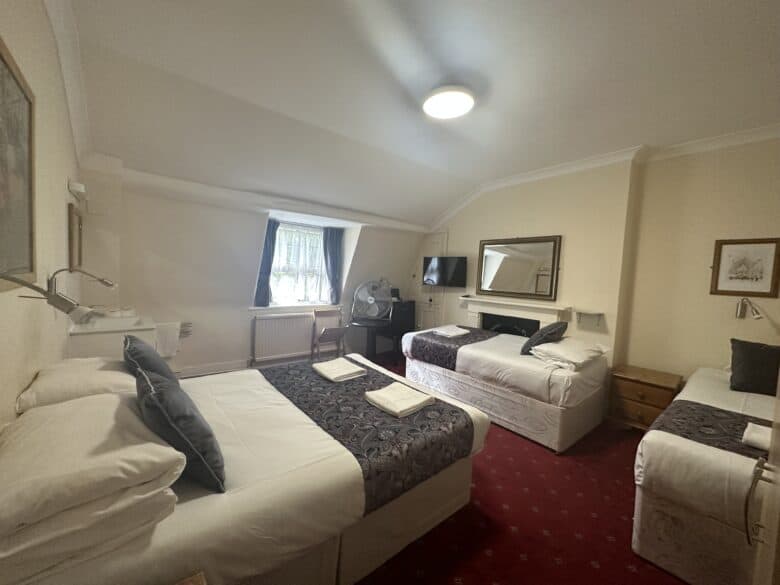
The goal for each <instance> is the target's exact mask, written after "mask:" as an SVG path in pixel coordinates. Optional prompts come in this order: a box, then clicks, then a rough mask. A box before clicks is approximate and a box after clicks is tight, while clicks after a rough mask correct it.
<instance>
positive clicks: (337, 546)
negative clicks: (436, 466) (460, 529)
mask: <svg viewBox="0 0 780 585" xmlns="http://www.w3.org/2000/svg"><path fill="white" fill-rule="evenodd" d="M471 465H472V460H471V457H468V458H466V459H461V460H460V461H457V462H455V463H453V464H452V465H450V466H449V467H448V468H447V469H445V470H444V471H441V472H439V473H438V474H436V475H434V476H433V477H431V478H430V479H428V480H426V481H424V482H423V483H421V484H420V485H418V486H416V487H414V488H412V489H411V490H409V491H408V492H406V493H405V494H403V495H402V496H400V497H398V498H396V499H395V500H393V501H392V502H390V503H388V504H386V505H384V506H382V507H381V508H379V509H378V510H375V511H374V512H372V513H371V514H369V515H368V516H366V517H365V518H363V519H362V520H360V522H358V523H357V524H354V525H353V526H350V527H349V528H347V529H346V530H345V531H344V532H343V533H342V534H341V536H339V537H336V538H333V539H331V540H329V541H327V542H325V543H323V544H321V545H319V546H317V547H314V548H312V549H310V550H308V551H307V552H306V553H305V554H304V555H302V556H301V557H299V558H297V559H295V560H294V561H290V562H289V563H286V564H285V565H283V566H281V567H279V568H278V569H275V570H274V571H271V572H270V573H266V574H264V575H260V576H257V577H252V578H249V579H245V580H243V581H241V582H240V584H236V585H353V584H354V583H356V582H357V581H359V580H360V579H362V578H363V577H365V576H367V575H368V574H369V573H371V572H372V571H374V570H375V569H377V568H378V567H379V566H380V565H382V564H383V563H384V562H385V561H387V560H389V559H390V558H391V557H393V556H395V555H396V554H398V553H399V552H400V551H401V550H402V549H403V548H405V547H406V546H407V545H409V544H411V543H412V542H414V541H415V540H417V539H418V538H420V537H421V536H423V535H424V534H425V533H426V532H428V531H429V530H431V529H432V528H433V527H435V526H436V525H437V524H440V523H441V522H443V521H444V520H445V519H447V518H448V517H449V516H451V515H452V514H454V513H455V512H457V511H458V510H459V509H460V508H462V507H463V506H465V505H466V504H467V503H468V502H469V499H470V498H471Z"/></svg>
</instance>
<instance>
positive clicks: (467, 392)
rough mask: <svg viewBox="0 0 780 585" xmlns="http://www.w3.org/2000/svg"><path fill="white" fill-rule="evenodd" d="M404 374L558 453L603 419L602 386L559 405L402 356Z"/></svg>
mask: <svg viewBox="0 0 780 585" xmlns="http://www.w3.org/2000/svg"><path fill="white" fill-rule="evenodd" d="M406 377H407V378H409V379H410V380H412V381H414V382H419V383H420V384H424V385H426V386H428V387H429V388H432V389H433V390H435V391H436V392H438V393H440V394H443V395H445V396H449V397H451V398H455V399H456V400H459V401H461V402H465V403H466V404H470V405H471V406H474V407H476V408H479V409H480V410H481V411H482V412H484V413H485V414H487V415H488V416H489V417H490V420H491V421H492V422H494V423H496V424H498V425H500V426H502V427H504V428H507V429H509V430H510V431H513V432H515V433H517V434H518V435H522V436H523V437H527V438H529V439H531V440H532V441H536V442H537V443H541V444H542V445H544V446H545V447H549V448H550V449H552V450H553V451H555V452H556V453H562V452H563V451H565V450H566V449H568V448H569V447H571V446H572V445H574V443H576V442H577V441H579V440H580V439H581V438H582V437H584V436H585V435H587V434H588V433H589V432H590V431H592V430H593V429H594V428H596V427H597V426H598V425H599V424H601V421H602V420H604V414H605V411H606V403H607V400H606V388H605V387H604V386H602V387H601V388H600V389H599V391H598V392H595V393H593V394H591V395H590V396H588V397H587V398H586V399H585V400H583V401H582V402H580V403H579V404H577V405H575V406H569V407H566V408H562V407H560V406H556V405H553V404H547V403H546V402H541V401H539V400H536V399H534V398H529V397H528V396H524V395H522V394H520V393H518V392H512V391H511V390H507V389H506V388H501V387H500V386H497V385H495V384H491V383H489V382H483V381H479V380H475V379H474V378H472V377H471V376H466V375H465V374H460V373H458V372H453V371H452V370H447V369H445V368H440V367H439V366H435V365H433V364H429V363H427V362H422V361H419V360H415V359H412V358H409V357H407V358H406Z"/></svg>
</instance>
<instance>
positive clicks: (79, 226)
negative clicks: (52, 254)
mask: <svg viewBox="0 0 780 585" xmlns="http://www.w3.org/2000/svg"><path fill="white" fill-rule="evenodd" d="M83 231H84V219H83V218H82V216H81V211H79V208H78V207H76V205H75V204H73V203H68V269H69V270H73V269H74V268H81V267H82V265H83V264H84V244H83V243H82V239H81V238H82V232H83Z"/></svg>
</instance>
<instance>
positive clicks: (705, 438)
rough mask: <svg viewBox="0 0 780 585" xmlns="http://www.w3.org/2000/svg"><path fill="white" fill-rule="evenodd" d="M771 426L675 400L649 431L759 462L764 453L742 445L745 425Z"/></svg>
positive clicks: (746, 417)
mask: <svg viewBox="0 0 780 585" xmlns="http://www.w3.org/2000/svg"><path fill="white" fill-rule="evenodd" d="M751 422H752V423H754V424H758V425H763V426H767V427H768V426H772V425H771V423H770V422H769V421H768V420H764V419H761V418H756V417H754V416H747V415H745V414H740V413H738V412H732V411H730V410H723V409H721V408H716V407H714V406H709V405H707V404H700V403H698V402H691V401H690V400H675V401H673V402H672V403H671V404H670V405H669V407H668V408H667V409H666V410H664V411H663V412H662V413H661V415H660V416H659V417H658V418H657V419H655V422H654V423H653V424H652V426H651V427H650V430H651V431H653V430H655V431H665V432H667V433H671V434H673V435H677V436H679V437H683V438H685V439H689V440H691V441H696V442H697V443H701V444H703V445H708V446H710V447H715V448H716V449H723V450H724V451H731V452H732V453H737V454H738V455H744V456H745V457H752V458H753V459H758V458H759V457H762V456H764V457H765V456H766V451H762V450H761V449H756V448H755V447H751V446H750V445H745V444H744V443H743V442H742V434H743V433H744V432H745V427H747V424H748V423H751Z"/></svg>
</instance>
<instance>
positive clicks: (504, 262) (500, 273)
mask: <svg viewBox="0 0 780 585" xmlns="http://www.w3.org/2000/svg"><path fill="white" fill-rule="evenodd" d="M560 255H561V236H540V237H534V238H506V239H496V240H482V241H481V242H480V243H479V266H478V268H477V293H478V294H483V295H497V296H504V297H516V298H525V299H538V300H545V301H554V300H555V299H556V297H557V295H558V267H559V263H560Z"/></svg>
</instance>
